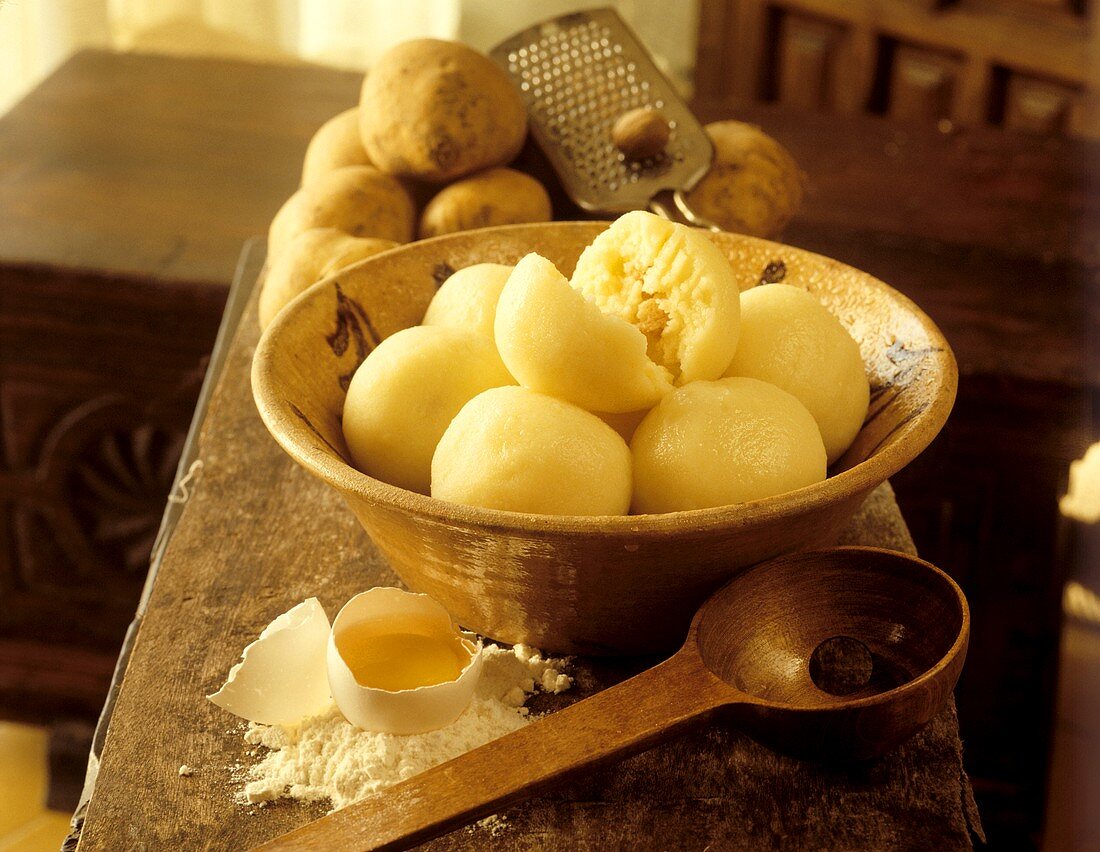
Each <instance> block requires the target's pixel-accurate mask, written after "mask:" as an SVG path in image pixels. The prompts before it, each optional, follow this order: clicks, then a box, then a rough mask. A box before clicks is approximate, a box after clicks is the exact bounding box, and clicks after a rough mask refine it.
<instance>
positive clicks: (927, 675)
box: [685, 547, 970, 759]
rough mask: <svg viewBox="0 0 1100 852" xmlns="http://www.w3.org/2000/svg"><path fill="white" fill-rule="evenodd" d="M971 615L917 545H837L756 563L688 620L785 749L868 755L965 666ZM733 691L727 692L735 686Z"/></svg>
mask: <svg viewBox="0 0 1100 852" xmlns="http://www.w3.org/2000/svg"><path fill="white" fill-rule="evenodd" d="M969 632H970V615H969V610H968V608H967V604H966V598H965V596H964V595H963V593H962V590H961V589H960V588H959V587H958V585H956V584H955V582H954V581H953V580H952V579H951V578H950V577H949V576H947V574H945V573H944V572H943V571H941V570H940V569H938V568H936V567H935V566H934V565H931V564H929V563H927V562H924V561H922V560H919V559H916V558H915V557H911V556H906V555H905V554H902V553H897V552H894V551H890V550H881V549H878V548H870V547H838V548H833V549H830V550H822V551H808V552H803V553H795V554H791V555H789V556H785V557H780V558H779V559H775V560H772V561H771V562H767V563H763V564H760V565H755V566H752V567H751V568H748V569H746V570H744V571H742V572H741V573H739V574H738V575H737V576H736V577H735V578H734V579H733V580H731V581H730V582H729V583H727V584H726V585H725V586H723V587H722V588H721V589H719V590H718V591H717V592H715V593H714V594H713V595H711V597H710V598H708V599H707V601H706V603H705V604H703V606H702V607H701V608H700V610H699V612H698V614H697V615H696V616H695V619H694V621H693V623H692V627H691V631H690V633H689V634H688V640H687V643H686V644H685V651H687V650H689V649H691V648H693V647H694V650H695V652H696V653H697V654H698V656H699V660H700V662H701V663H702V665H704V666H705V667H706V668H707V670H708V671H710V672H711V673H712V674H714V675H715V676H717V677H718V678H719V679H721V680H722V681H723V683H725V684H726V685H728V686H729V687H731V689H732V690H734V691H735V692H736V694H737V697H738V698H739V699H741V701H740V702H739V703H737V704H735V705H733V707H731V710H733V712H734V713H735V715H736V716H738V717H739V719H738V720H739V722H740V724H741V725H742V726H743V727H744V728H745V729H746V730H747V732H748V733H750V734H751V735H752V736H753V737H754V738H756V739H759V740H761V741H763V742H765V743H767V744H768V745H771V746H772V747H773V748H776V750H779V751H785V752H791V753H795V754H800V755H809V756H817V757H837V756H844V757H851V758H856V759H865V758H870V757H874V756H876V755H878V754H880V753H882V752H883V751H885V750H887V749H889V748H891V747H893V746H894V745H897V744H898V743H900V742H902V741H904V740H906V739H908V738H909V737H910V736H911V735H912V734H913V733H914V732H915V731H916V730H917V729H919V728H920V727H922V726H923V725H924V724H925V723H927V722H928V720H929V719H930V718H931V717H932V715H933V714H934V713H935V712H937V711H938V710H939V708H940V707H942V705H943V703H944V701H946V699H947V696H948V695H949V694H950V693H951V690H952V689H953V688H954V686H955V682H956V681H957V680H958V676H959V673H960V672H961V670H962V665H963V660H964V658H965V654H966V647H967V640H968V637H969ZM731 697H732V696H731Z"/></svg>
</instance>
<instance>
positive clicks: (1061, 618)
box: [0, 0, 1100, 850]
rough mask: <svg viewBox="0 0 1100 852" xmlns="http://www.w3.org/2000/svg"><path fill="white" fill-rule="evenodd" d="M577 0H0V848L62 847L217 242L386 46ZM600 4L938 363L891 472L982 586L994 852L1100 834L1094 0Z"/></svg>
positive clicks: (201, 332)
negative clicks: (768, 172) (1092, 467)
mask: <svg viewBox="0 0 1100 852" xmlns="http://www.w3.org/2000/svg"><path fill="white" fill-rule="evenodd" d="M592 5H594V4H592V3H576V2H534V0H513V2H509V3H507V4H502V3H497V2H492V0H402V2H399V3H397V2H390V0H310V2H306V0H0V720H8V722H3V721H0V801H5V800H9V801H20V802H24V804H25V807H23V809H22V810H19V809H18V808H11V809H9V808H3V807H0V850H3V849H8V848H25V849H30V848H39V847H36V846H35V845H34V844H35V843H38V842H39V841H42V842H44V843H45V844H46V846H43V847H41V848H47V847H48V848H55V847H56V844H54V845H53V846H50V845H49V844H50V843H52V842H53V840H54V836H55V835H57V836H58V837H60V836H61V835H62V834H64V831H62V828H63V826H65V825H66V824H67V816H64V815H63V814H64V812H65V811H66V810H71V808H72V806H73V805H74V804H75V799H76V795H77V793H78V791H79V787H80V783H81V780H82V778H83V771H84V760H85V756H86V753H87V748H88V744H89V742H90V738H91V731H92V727H93V725H94V721H95V718H96V716H97V714H98V712H99V709H100V707H101V706H102V702H103V699H104V697H105V695H106V693H107V689H108V685H109V683H110V679H111V675H112V671H113V667H114V663H115V657H116V655H117V652H118V648H119V645H120V643H121V641H122V638H123V635H124V633H125V631H126V627H127V625H128V624H129V622H130V620H131V618H132V617H133V612H134V608H135V605H136V603H137V600H138V597H139V595H140V592H141V588H142V584H143V582H144V578H145V573H146V570H147V568H148V560H149V553H150V550H151V548H152V545H153V541H154V538H155V535H156V531H157V527H158V524H159V520H160V516H161V514H162V512H163V509H164V505H165V500H166V497H167V495H168V492H169V489H170V487H171V484H172V479H173V476H174V474H175V464H176V460H177V458H178V455H179V452H180V449H181V447H182V443H183V440H184V437H185V435H186V430H187V428H188V425H189V422H190V413H191V409H192V407H193V405H194V400H195V397H196V395H197V393H198V389H199V385H200V383H201V380H202V376H203V371H204V368H205V363H206V361H205V359H206V358H207V357H208V355H209V351H210V347H211V346H212V344H213V340H214V335H215V333H216V330H217V326H218V323H219V320H220V317H221V310H222V306H223V304H224V301H225V297H226V293H227V290H228V286H229V283H230V281H231V280H232V276H233V271H234V265H235V259H236V256H237V254H238V253H239V251H240V247H241V245H242V244H243V243H244V241H245V240H247V239H248V238H250V237H252V236H254V235H258V234H262V233H264V232H265V231H266V228H267V223H268V221H269V220H270V217H271V215H272V214H273V213H274V212H275V210H276V209H278V207H279V205H280V204H281V203H282V201H283V200H284V199H285V198H286V196H288V195H289V194H290V193H291V192H292V191H293V190H294V189H295V188H296V186H297V182H298V176H299V170H300V163H301V156H302V153H303V151H304V148H305V144H306V142H307V141H308V139H309V138H310V136H311V135H312V133H313V132H314V131H315V130H316V128H317V127H318V126H320V124H321V123H322V122H323V121H325V120H326V119H327V118H329V117H331V116H332V115H335V114H336V113H337V112H339V111H341V110H343V109H345V108H347V107H348V106H351V105H353V104H354V103H355V102H356V98H357V92H358V86H359V81H360V79H361V74H362V73H363V72H364V71H366V70H368V69H369V68H370V65H371V63H372V62H373V61H374V60H375V59H376V58H377V57H378V56H379V55H380V54H381V53H382V52H383V51H385V50H386V49H387V48H388V47H390V46H392V45H393V44H395V43H397V42H399V41H402V40H404V39H408V38H412V37H417V36H424V35H430V36H435V37H439V38H448V39H459V40H462V41H465V42H467V43H469V44H470V45H472V46H474V47H476V48H479V49H482V50H487V49H488V48H490V47H491V46H493V45H494V44H496V43H497V42H498V41H500V40H502V39H503V38H504V37H506V36H507V35H510V34H511V33H512V32H514V31H516V30H519V29H521V28H523V27H524V26H526V25H528V24H530V23H533V22H535V21H537V20H541V19H543V18H546V17H550V16H553V15H555V14H559V13H562V12H565V11H569V10H572V9H578V8H586V7H591V6H592ZM603 5H614V6H615V7H616V8H617V9H618V11H619V12H620V14H621V15H622V16H623V17H624V18H625V19H626V21H627V22H628V23H629V24H630V25H631V26H633V27H634V29H635V30H636V31H637V32H638V33H639V35H640V36H641V38H642V40H643V41H644V42H645V43H646V44H647V46H648V47H649V48H650V50H651V51H652V52H653V53H654V55H655V58H656V59H657V61H658V64H659V65H660V66H661V67H662V69H663V70H664V71H665V72H666V73H667V74H668V75H669V77H670V78H671V79H673V81H674V82H675V83H676V84H677V86H678V87H679V88H680V89H681V91H682V92H683V94H684V95H685V96H686V97H689V98H690V99H691V100H692V103H693V105H694V106H695V108H696V110H697V111H698V112H699V114H700V115H701V116H703V117H704V118H705V119H706V120H708V121H709V120H714V119H716V118H725V117H732V118H740V119H742V120H746V121H752V122H754V123H758V124H760V125H761V126H762V127H763V128H764V129H765V130H767V131H768V132H769V133H771V134H772V135H773V136H775V137H776V138H777V139H778V140H779V141H780V142H782V143H783V144H784V145H785V146H787V147H788V148H789V149H790V150H791V151H792V153H793V154H794V156H795V158H796V159H797V160H798V161H799V163H800V165H801V166H802V168H803V169H804V170H805V171H806V173H807V175H808V180H809V194H808V197H807V200H806V203H805V207H804V209H803V210H802V211H801V212H800V213H799V214H798V215H797V216H796V217H795V219H794V221H793V222H792V223H791V225H790V227H789V228H788V230H787V232H786V233H785V239H786V240H787V241H789V242H791V243H793V244H796V245H800V246H804V247H807V248H810V249H812V250H815V251H820V252H822V253H824V254H828V255H830V256H833V257H837V258H839V259H840V260H843V261H845V262H848V263H851V264H853V265H855V266H858V267H860V268H863V269H866V270H868V271H870V272H871V273H873V274H875V275H877V276H878V277H880V278H882V279H884V280H885V281H887V282H889V283H890V284H891V285H893V286H895V287H897V288H898V289H900V290H902V291H903V292H905V293H906V294H908V295H909V296H911V297H912V298H913V299H914V300H915V301H916V302H917V303H918V304H920V305H921V307H922V308H924V309H925V310H926V311H927V312H928V313H929V314H930V315H931V316H932V318H933V319H934V320H935V321H936V322H937V323H938V324H939V325H940V327H941V328H943V329H944V331H945V333H946V334H947V337H948V339H949V340H950V341H951V342H952V345H953V346H954V347H955V351H956V355H957V357H958V360H959V365H960V374H961V378H960V392H959V398H958V402H957V403H956V409H955V412H954V414H953V415H952V420H951V421H950V422H949V424H948V426H947V428H946V430H945V431H944V433H943V434H942V435H941V436H940V437H939V438H938V439H937V441H936V443H935V444H934V445H933V446H932V447H931V448H930V449H929V450H928V451H927V452H926V453H925V454H924V456H922V457H921V459H919V460H918V461H917V462H916V463H915V464H913V465H912V466H910V467H909V468H907V469H906V470H905V471H903V472H902V474H900V475H899V476H898V477H897V478H896V479H895V480H894V487H895V489H896V491H897V494H898V500H899V503H900V505H901V508H902V512H903V514H904V515H905V518H906V520H907V521H908V523H909V525H910V527H911V529H912V532H913V535H914V538H915V539H916V542H917V546H918V548H919V550H920V552H921V554H922V555H923V556H924V557H925V558H927V559H929V560H930V561H932V562H935V563H936V564H938V565H940V566H941V567H943V568H944V569H946V570H947V571H949V572H950V573H951V574H952V575H953V576H955V577H956V578H957V579H958V580H959V582H960V583H961V584H962V585H963V587H964V589H965V591H966V592H967V594H968V596H969V598H970V601H971V606H972V610H973V619H974V633H973V638H972V641H971V652H970V658H969V660H968V664H967V669H966V671H965V673H964V675H963V678H962V681H961V683H960V685H959V688H958V692H957V701H958V707H959V717H960V724H961V728H962V737H963V743H964V746H965V749H966V758H965V760H966V766H967V769H968V771H969V772H970V774H971V777H972V780H973V783H974V787H975V791H976V795H977V799H978V804H979V807H980V809H981V812H982V816H983V819H984V820H985V824H986V828H987V830H988V832H989V835H990V840H991V844H992V845H993V846H994V847H995V848H1040V847H1042V848H1046V849H1073V848H1082V849H1083V848H1098V849H1100V782H1098V777H1100V599H1098V598H1097V592H1098V591H1100V562H1098V561H1097V558H1096V551H1097V542H1098V541H1100V536H1098V534H1097V533H1095V532H1094V528H1093V523H1094V522H1095V520H1096V510H1095V505H1096V501H1097V497H1098V496H1100V495H1097V494H1095V493H1093V495H1092V497H1091V498H1090V497H1089V496H1088V492H1089V489H1090V487H1095V486H1094V484H1095V482H1096V480H1097V474H1096V472H1093V473H1091V474H1090V473H1089V472H1088V470H1086V469H1085V468H1080V469H1079V472H1078V474H1076V476H1075V480H1076V481H1075V487H1076V488H1078V489H1079V490H1080V491H1081V492H1082V494H1083V496H1082V497H1081V499H1079V500H1076V501H1070V502H1069V503H1067V504H1066V505H1065V511H1064V512H1063V511H1060V509H1059V500H1060V498H1062V496H1063V495H1064V494H1066V492H1067V490H1068V489H1069V485H1070V483H1069V476H1070V473H1069V472H1070V464H1071V462H1073V461H1074V460H1075V459H1078V458H1080V457H1082V456H1083V454H1084V453H1085V451H1086V450H1087V448H1088V447H1089V446H1090V444H1091V443H1092V441H1093V440H1094V439H1095V438H1096V435H1097V428H1096V422H1095V418H1096V410H1097V407H1096V401H1097V396H1096V394H1097V388H1098V387H1100V371H1098V369H1097V368H1098V361H1097V358H1096V350H1095V339H1096V338H1095V330H1096V327H1097V326H1096V322H1097V314H1098V306H1100V301H1098V300H1097V299H1096V293H1097V285H1098V284H1100V277H1098V274H1097V273H1098V269H1100V189H1098V179H1097V175H1098V168H1097V167H1098V165H1100V141H1098V140H1100V11H1098V10H1097V5H1098V4H1097V2H1096V0H691V1H690V2H688V1H687V0H685V2H677V3H667V2H661V0H621V2H617V3H607V4H603ZM1096 460H1097V461H1100V459H1096ZM1090 483H1091V484H1092V485H1090ZM1090 507H1092V508H1090ZM244 570H246V569H244ZM16 766H19V767H25V768H23V769H19V770H15V769H11V768H12V767H16ZM32 767H37V768H32ZM5 772H7V775H5V774H4V773H5ZM13 778H14V779H15V780H12V779H13ZM27 779H33V783H31V782H30V781H28V780H27ZM47 804H48V805H49V806H50V807H52V808H53V810H54V814H53V815H52V816H51V815H50V813H49V812H48V810H47V809H46V807H45V806H46V805H47ZM21 807H22V806H21ZM58 832H60V834H58ZM5 838H6V839H5ZM13 838H14V839H13ZM5 844H8V845H5Z"/></svg>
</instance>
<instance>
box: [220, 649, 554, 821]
mask: <svg viewBox="0 0 1100 852" xmlns="http://www.w3.org/2000/svg"><path fill="white" fill-rule="evenodd" d="M484 659H485V663H484V666H485V667H484V669H483V671H482V674H481V680H480V681H479V683H478V686H477V691H476V692H475V694H474V698H473V701H471V702H470V706H469V707H467V708H466V711H465V712H464V713H463V714H462V715H461V716H460V717H459V718H458V719H456V720H455V721H454V722H452V723H451V724H450V725H448V726H446V727H445V728H440V729H439V730H437V731H429V732H428V733H425V734H412V735H405V736H403V735H399V734H378V733H371V732H369V731H362V730H359V729H358V728H355V727H353V726H352V725H350V724H349V723H348V722H347V721H346V720H345V719H344V717H343V716H342V715H341V714H340V711H339V710H337V709H336V707H335V706H333V707H331V708H330V709H329V711H328V712H326V713H324V714H322V715H320V716H314V717H312V718H310V719H306V720H305V721H303V722H302V723H301V724H300V725H295V726H286V725H257V724H254V723H253V724H250V725H249V727H248V730H247V731H246V733H245V736H244V738H245V742H247V743H248V744H249V745H255V746H262V747H264V748H266V749H268V750H269V751H268V753H267V754H266V755H264V757H263V759H262V760H260V762H259V763H257V764H256V765H254V766H252V767H250V768H249V769H247V770H246V772H245V785H244V789H243V790H241V792H240V794H239V795H238V798H239V800H240V801H241V803H242V804H256V803H263V802H269V801H272V800H274V799H279V798H291V799H300V800H305V801H319V800H325V799H328V800H329V801H331V802H332V807H333V809H339V808H342V807H344V806H346V805H349V804H351V803H352V802H354V801H357V800H358V799H361V798H363V797H364V796H368V795H370V794H371V793H377V792H378V791H379V790H384V789H386V788H387V787H391V786H393V785H394V784H397V783H398V782H399V781H404V780H405V779H406V778H411V777H412V776H413V775H417V774H419V773H421V772H423V771H425V770H426V769H430V768H431V767H433V766H436V765H437V764H440V763H443V762H445V761H448V760H451V759H453V758H455V757H458V756H459V755H460V754H464V753H465V752H467V751H471V750H472V749H475V748H477V747H478V746H481V745H484V744H485V743H487V742H489V741H490V740H495V739H496V738H497V737H501V736H504V735H505V734H508V733H511V732H512V731H515V730H518V729H519V728H522V727H523V726H524V725H526V724H527V723H528V721H529V720H528V718H527V716H528V710H527V708H526V707H524V706H523V704H524V702H526V701H527V698H528V697H529V696H530V695H531V694H533V693H534V692H535V691H536V690H542V691H544V692H555V693H556V692H562V691H564V690H566V689H568V688H569V687H570V686H572V680H571V679H570V677H569V676H568V675H565V674H562V672H561V668H562V666H563V665H564V661H563V660H556V659H551V658H545V657H543V656H542V654H541V653H539V652H538V651H536V650H534V649H532V648H528V647H527V646H525V645H516V646H515V648H512V649H507V648H500V647H498V646H496V645H486V646H485V650H484Z"/></svg>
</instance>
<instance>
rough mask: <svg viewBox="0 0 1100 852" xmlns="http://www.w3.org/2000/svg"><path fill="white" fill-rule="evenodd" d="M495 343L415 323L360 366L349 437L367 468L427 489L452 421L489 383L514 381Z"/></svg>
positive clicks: (348, 408) (355, 456)
mask: <svg viewBox="0 0 1100 852" xmlns="http://www.w3.org/2000/svg"><path fill="white" fill-rule="evenodd" d="M512 382H513V379H512V377H511V376H510V375H509V374H508V371H507V370H506V369H505V368H504V364H502V363H501V361H500V357H499V356H498V355H497V353H496V350H495V349H494V348H493V344H492V341H490V340H487V339H486V338H485V337H483V336H482V335H479V334H475V333H474V332H470V331H461V330H459V329H454V328H445V327H442V326H414V327H413V328H406V329H404V330H403V331H399V332H397V333H396V334H394V335H392V336H390V337H387V338H386V339H385V340H383V341H382V343H380V344H379V345H378V347H377V348H376V349H374V351H372V352H371V353H370V354H369V355H368V356H367V359H366V360H365V361H364V362H363V363H362V364H361V365H360V366H359V369H358V370H356V372H355V376H354V377H353V378H352V380H351V385H350V387H349V388H348V395H347V398H346V399H345V401H344V420H343V427H344V438H345V440H346V441H347V443H348V449H349V450H351V457H352V460H353V461H354V462H355V465H356V467H358V468H359V469H360V470H361V471H363V472H364V473H366V474H369V475H370V476H373V477H375V478H376V479H381V480H382V481H383V482H388V483H390V484H391V485H397V486H400V487H401V488H408V489H409V490H411V491H419V492H421V493H423V494H427V493H428V490H429V487H430V484H431V467H432V454H433V453H434V452H435V445H436V444H437V443H438V442H439V438H440V436H441V435H442V434H443V432H444V430H445V429H446V428H447V425H448V424H449V423H450V422H451V418H453V417H454V416H455V415H456V414H457V413H458V411H459V409H460V408H462V406H463V405H465V404H466V402H467V401H469V400H470V399H472V398H473V397H475V396H477V395H478V394H479V393H481V392H482V391H484V390H487V389H488V388H493V387H497V386H499V385H506V384H512Z"/></svg>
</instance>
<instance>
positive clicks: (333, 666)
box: [328, 587, 482, 734]
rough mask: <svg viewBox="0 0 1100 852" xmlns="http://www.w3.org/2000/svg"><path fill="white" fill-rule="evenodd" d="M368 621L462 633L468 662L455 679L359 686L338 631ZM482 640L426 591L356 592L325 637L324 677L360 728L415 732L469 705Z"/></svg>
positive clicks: (382, 628) (384, 629) (390, 627)
mask: <svg viewBox="0 0 1100 852" xmlns="http://www.w3.org/2000/svg"><path fill="white" fill-rule="evenodd" d="M364 623H366V624H370V625H371V626H372V627H374V628H376V629H377V632H378V634H380V635H385V634H391V633H418V634H420V635H423V636H438V637H441V638H444V637H445V638H453V637H456V636H458V637H461V639H462V645H463V646H464V647H465V649H466V650H467V651H468V652H469V654H470V660H469V662H468V663H466V665H465V666H464V667H463V668H462V671H461V672H460V674H459V676H458V677H457V678H456V679H455V680H451V681H444V682H442V683H436V684H432V685H430V686H422V687H418V688H416V689H402V690H398V691H393V692H391V691H389V690H386V689H377V688H374V687H369V686H363V685H362V684H360V683H359V682H358V681H357V680H356V679H355V675H354V674H353V673H352V671H351V669H350V668H349V667H348V665H347V663H346V662H344V658H343V656H342V655H341V653H340V638H341V635H342V634H343V633H344V632H345V631H346V630H347V629H348V628H349V627H351V626H352V625H362V624H364ZM481 649H482V646H481V640H480V639H478V638H477V637H476V636H475V635H474V634H472V633H466V632H465V631H462V630H459V628H458V627H457V626H456V625H455V624H454V622H453V621H452V620H451V616H450V615H449V614H448V613H447V611H446V610H445V609H444V608H443V607H442V606H440V605H439V604H438V603H436V602H435V601H434V600H432V599H431V598H430V597H428V596H427V595H421V594H415V593H413V592H406V591H404V590H402V589H395V588H389V587H379V588H375V589H370V590H368V591H366V592H362V593H361V594H358V595H356V596H355V597H353V598H352V599H351V600H350V601H348V602H347V603H346V604H345V605H344V608H343V609H341V610H340V612H339V613H338V614H337V616H336V619H335V620H334V621H333V622H332V631H331V633H330V634H329V640H328V679H329V686H330V688H331V690H332V697H333V699H334V700H335V702H336V706H337V707H339V708H340V712H341V713H343V714H344V717H345V718H346V719H347V720H348V721H349V722H351V724H353V725H355V726H356V727H358V728H362V729H363V730H366V731H376V732H381V733H388V734H419V733H424V732H425V731H434V730H436V729H437V728H442V727H443V726H444V725H448V724H450V723H451V722H453V721H454V720H455V719H457V718H458V717H459V716H461V715H462V712H463V711H464V710H465V709H466V707H467V706H469V704H470V700H471V699H472V698H473V695H474V689H475V688H476V687H477V682H478V679H479V678H480V677H481V668H482V654H481Z"/></svg>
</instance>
